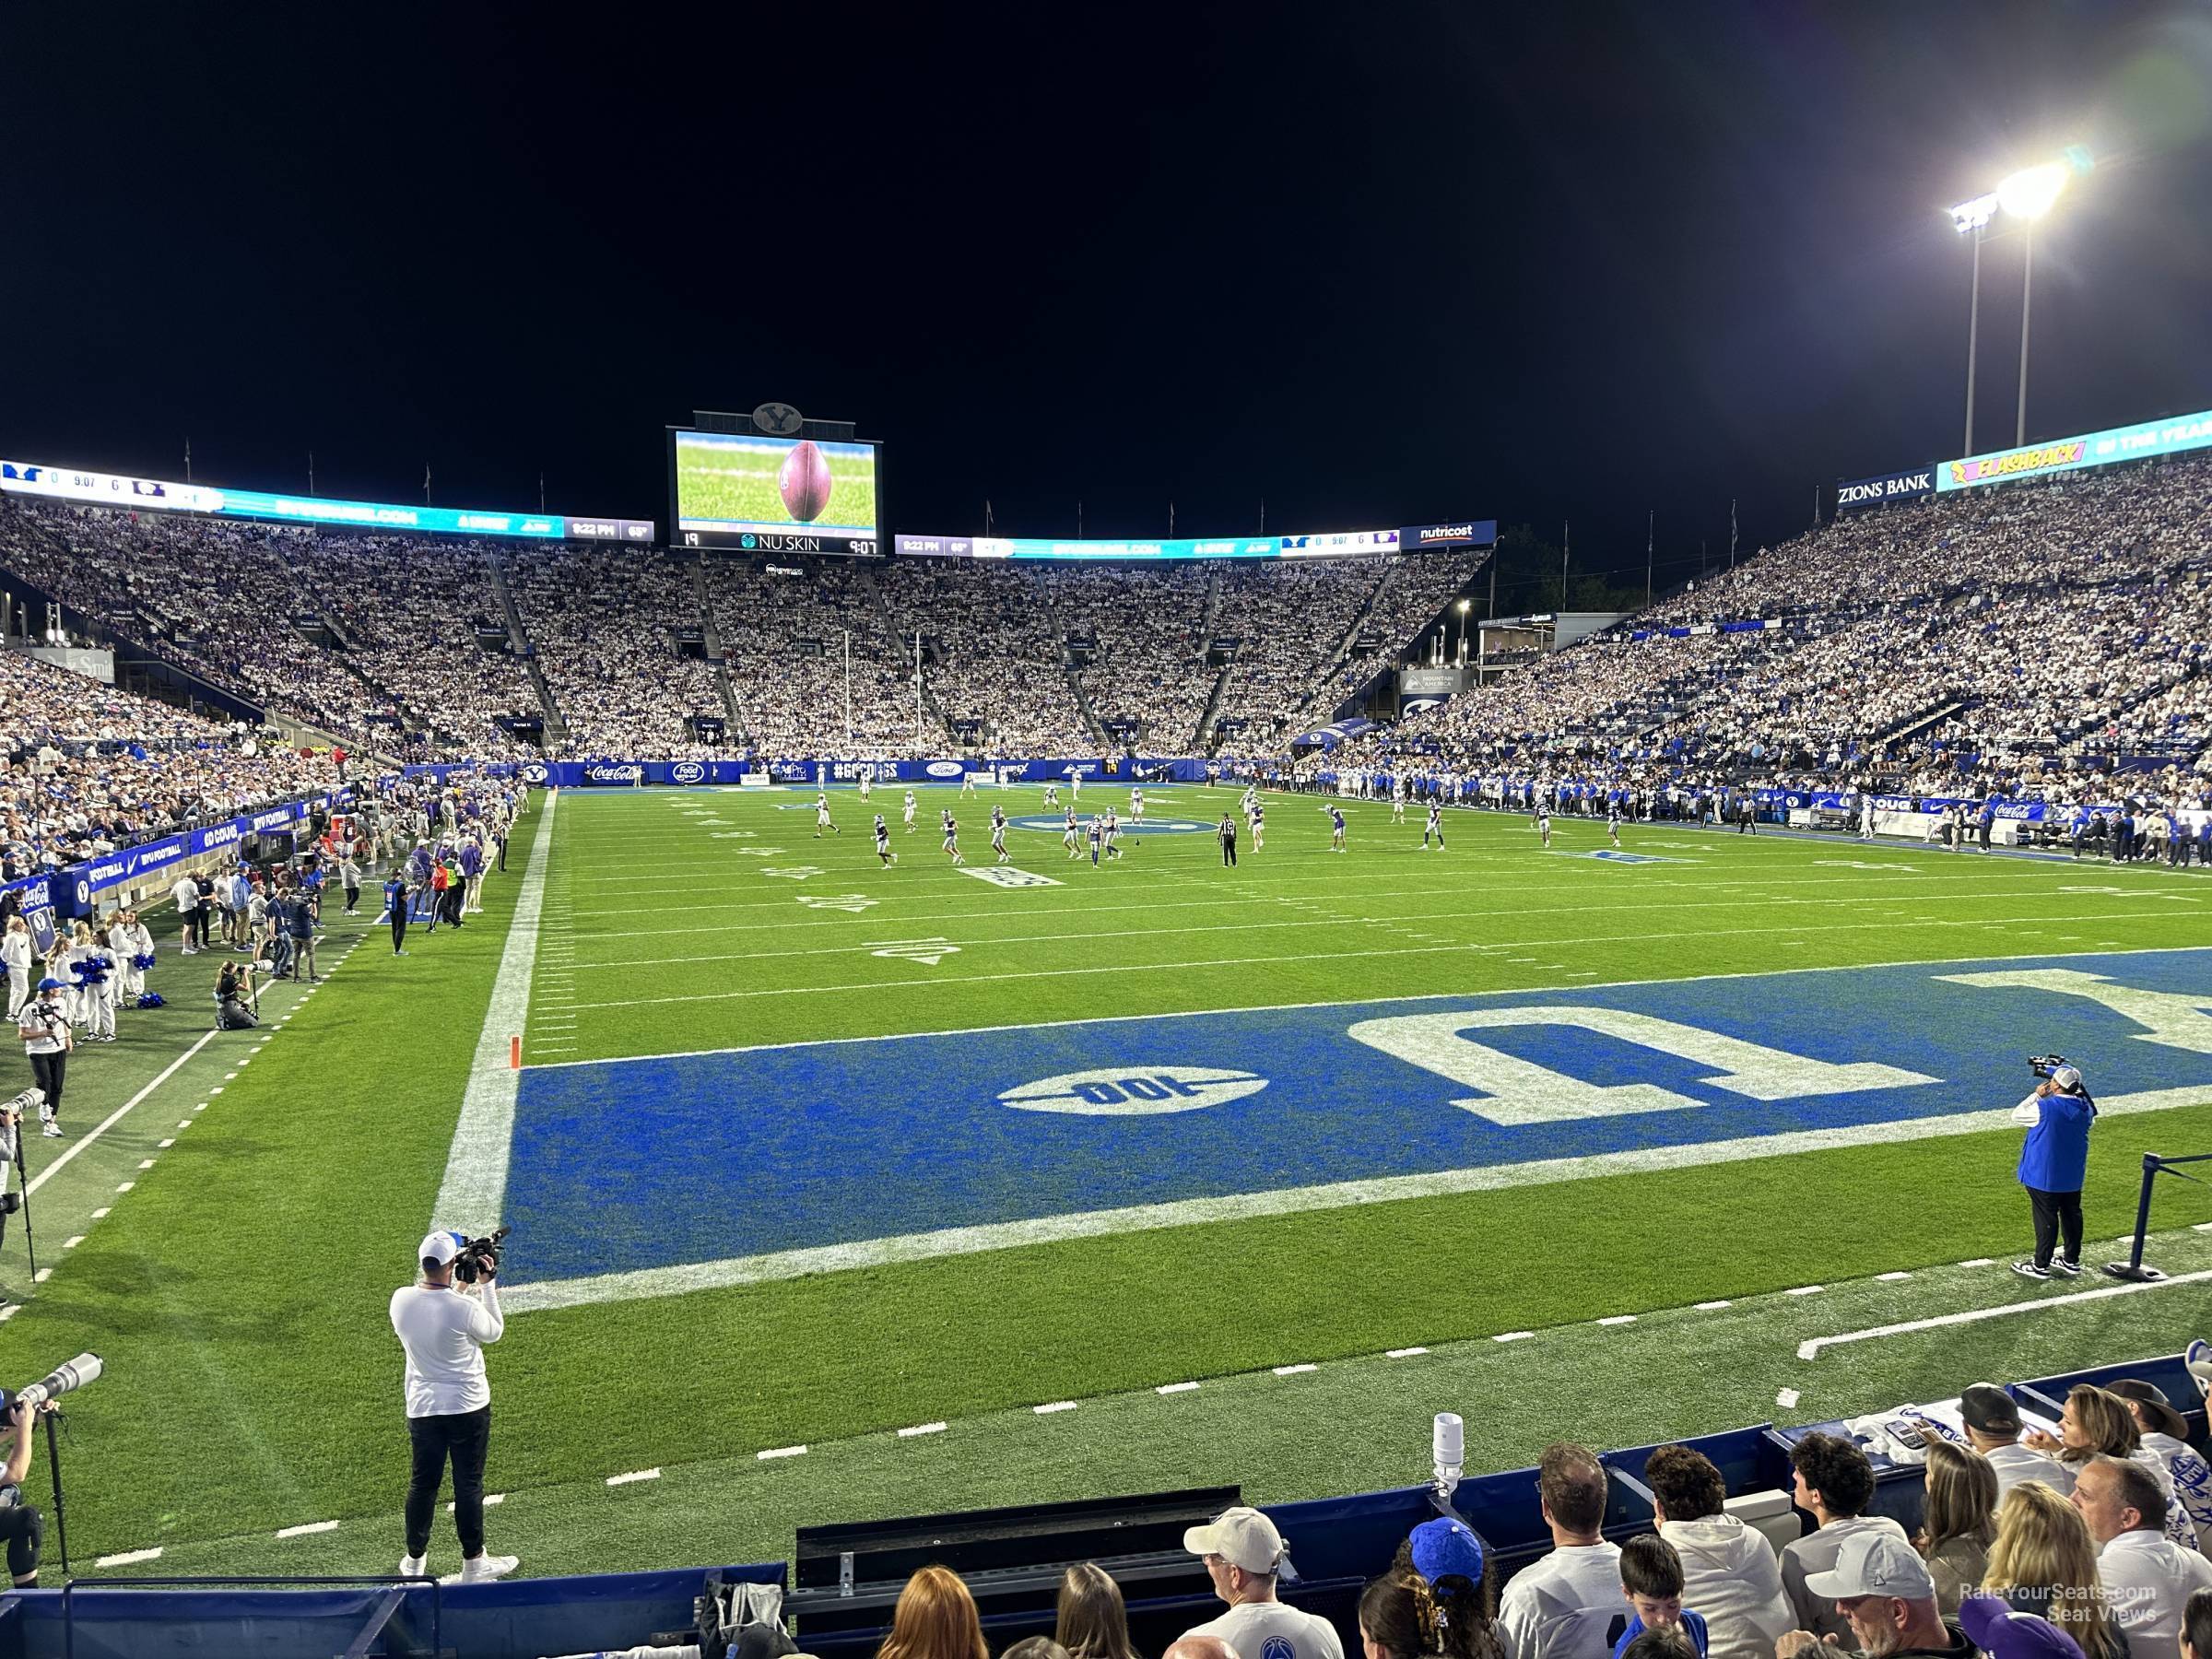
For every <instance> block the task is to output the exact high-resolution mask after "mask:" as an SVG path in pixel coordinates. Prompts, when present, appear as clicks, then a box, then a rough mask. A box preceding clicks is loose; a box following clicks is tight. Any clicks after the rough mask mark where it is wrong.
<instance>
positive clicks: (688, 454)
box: [676, 440, 876, 532]
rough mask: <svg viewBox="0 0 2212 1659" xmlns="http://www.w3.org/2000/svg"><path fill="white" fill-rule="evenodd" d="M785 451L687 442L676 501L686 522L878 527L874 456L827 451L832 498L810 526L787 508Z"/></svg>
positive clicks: (680, 448)
mask: <svg viewBox="0 0 2212 1659" xmlns="http://www.w3.org/2000/svg"><path fill="white" fill-rule="evenodd" d="M783 453H787V452H784V451H782V450H778V449H771V448H762V449H760V450H758V451H754V450H742V449H732V448H731V447H729V446H728V445H725V444H687V443H684V442H682V441H680V440H679V441H678V442H677V450H676V465H677V475H676V499H677V503H678V512H679V513H680V516H682V517H683V518H685V519H715V520H719V521H722V522H724V523H729V524H781V525H788V526H790V528H791V529H792V530H793V531H794V532H805V531H806V530H810V529H823V528H831V527H835V528H842V529H862V530H873V529H874V528H875V527H876V456H875V453H874V452H873V451H870V452H868V453H865V454H854V453H851V452H850V451H845V450H839V449H825V450H824V451H823V452H822V455H823V458H824V459H825V460H827V461H828V462H829V464H830V500H829V502H828V503H827V504H826V505H825V506H824V507H823V509H822V511H821V512H820V513H819V514H818V516H817V517H816V519H815V520H814V521H812V522H811V523H802V522H800V521H799V520H796V519H794V518H793V517H792V516H791V513H790V512H789V511H788V510H787V509H786V508H785V507H784V505H783V497H782V489H781V486H780V485H779V483H778V469H779V467H780V466H781V465H782V455H783Z"/></svg>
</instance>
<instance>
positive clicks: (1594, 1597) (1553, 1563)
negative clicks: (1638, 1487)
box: [1498, 1441, 1620, 1659]
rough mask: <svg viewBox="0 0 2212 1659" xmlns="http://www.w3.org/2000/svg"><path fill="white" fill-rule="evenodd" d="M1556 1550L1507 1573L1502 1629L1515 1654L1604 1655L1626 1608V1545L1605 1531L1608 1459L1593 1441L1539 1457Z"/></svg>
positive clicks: (1554, 1448)
mask: <svg viewBox="0 0 2212 1659" xmlns="http://www.w3.org/2000/svg"><path fill="white" fill-rule="evenodd" d="M1536 1493H1537V1499H1538V1501H1539V1503H1540V1505H1541V1507H1542V1510H1543V1514H1544V1522H1545V1524H1546V1525H1547V1526H1549V1527H1550V1528H1551V1542H1552V1551H1551V1553H1550V1554H1549V1555H1547V1556H1545V1557H1543V1558H1542V1559H1539V1560H1536V1561H1535V1562H1532V1563H1531V1564H1530V1565H1528V1566H1526V1567H1524V1568H1523V1569H1522V1570H1521V1571H1519V1572H1517V1573H1515V1574H1514V1575H1513V1576H1512V1579H1511V1580H1509V1581H1508V1582H1507V1583H1506V1586H1505V1598H1504V1600H1503V1601H1502V1602H1500V1604H1499V1607H1498V1629H1499V1631H1500V1634H1501V1635H1503V1636H1504V1638H1505V1647H1506V1652H1507V1653H1510V1654H1512V1659H1605V1656H1606V1654H1608V1653H1611V1651H1612V1644H1611V1643H1610V1642H1609V1641H1606V1633H1607V1631H1608V1630H1610V1629H1611V1627H1612V1623H1613V1620H1614V1618H1616V1617H1617V1616H1618V1614H1619V1612H1620V1546H1619V1545H1618V1544H1611V1543H1607V1542H1606V1539H1605V1537H1604V1536H1603V1535H1602V1530H1601V1529H1602V1528H1603V1527H1604V1525H1605V1522H1606V1466H1605V1465H1603V1464H1601V1463H1600V1462H1598V1460H1597V1453H1594V1452H1593V1451H1591V1450H1590V1449H1589V1448H1588V1447H1587V1446H1578V1445H1575V1444H1574V1443H1573V1442H1572V1441H1553V1442H1552V1443H1551V1444H1550V1445H1548V1446H1547V1447H1545V1448H1544V1455H1543V1456H1542V1457H1541V1458H1539V1459H1538V1460H1537V1463H1536Z"/></svg>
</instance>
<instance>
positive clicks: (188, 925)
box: [169, 876, 206, 956]
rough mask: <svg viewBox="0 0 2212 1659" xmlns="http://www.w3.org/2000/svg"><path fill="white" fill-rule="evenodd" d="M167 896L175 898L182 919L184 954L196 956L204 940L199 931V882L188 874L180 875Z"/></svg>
mask: <svg viewBox="0 0 2212 1659" xmlns="http://www.w3.org/2000/svg"><path fill="white" fill-rule="evenodd" d="M169 896H170V897H171V899H173V900H176V905H177V914H178V915H179V916H180V917H182V919H183V923H184V954H185V955H186V956H197V955H199V954H200V946H201V945H202V944H204V943H205V942H206V941H205V940H204V939H203V938H202V937H201V932H200V884H199V883H198V882H196V881H194V880H193V878H192V877H189V876H180V877H177V881H176V885H175V886H174V887H172V888H170V889H169Z"/></svg>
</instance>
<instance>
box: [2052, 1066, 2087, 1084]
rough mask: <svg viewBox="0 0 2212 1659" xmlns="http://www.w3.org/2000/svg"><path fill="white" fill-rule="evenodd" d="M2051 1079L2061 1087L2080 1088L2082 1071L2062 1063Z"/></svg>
mask: <svg viewBox="0 0 2212 1659" xmlns="http://www.w3.org/2000/svg"><path fill="white" fill-rule="evenodd" d="M2051 1081H2052V1082H2053V1083H2055V1084H2057V1085H2058V1086H2059V1088H2080V1087H2081V1073H2080V1072H2079V1071H2078V1070H2077V1069H2076V1068H2075V1067H2073V1066H2071V1065H2062V1066H2060V1067H2059V1068H2058V1069H2057V1070H2055V1071H2053V1073H2052V1074H2051Z"/></svg>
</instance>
